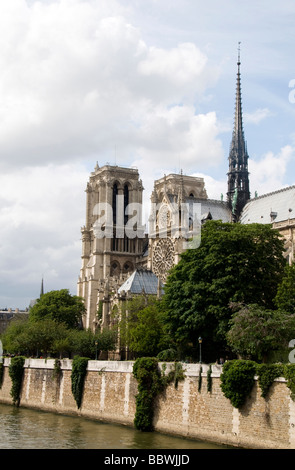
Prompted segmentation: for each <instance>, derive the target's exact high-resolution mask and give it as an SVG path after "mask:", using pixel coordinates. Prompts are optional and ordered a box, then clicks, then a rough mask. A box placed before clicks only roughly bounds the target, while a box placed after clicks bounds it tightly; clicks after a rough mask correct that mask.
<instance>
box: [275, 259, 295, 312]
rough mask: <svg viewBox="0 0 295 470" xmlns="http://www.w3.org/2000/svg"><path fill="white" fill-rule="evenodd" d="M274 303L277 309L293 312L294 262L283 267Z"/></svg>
mask: <svg viewBox="0 0 295 470" xmlns="http://www.w3.org/2000/svg"><path fill="white" fill-rule="evenodd" d="M275 304H276V306H277V308H279V309H282V310H285V311H286V312H289V313H295V263H293V264H292V265H291V266H289V265H286V267H285V271H284V277H283V279H282V282H281V283H280V284H279V287H278V291H277V295H276V297H275Z"/></svg>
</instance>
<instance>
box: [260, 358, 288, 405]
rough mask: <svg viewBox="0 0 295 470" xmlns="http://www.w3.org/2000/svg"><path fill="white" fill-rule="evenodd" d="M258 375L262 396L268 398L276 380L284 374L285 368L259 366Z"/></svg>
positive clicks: (269, 365) (270, 365)
mask: <svg viewBox="0 0 295 470" xmlns="http://www.w3.org/2000/svg"><path fill="white" fill-rule="evenodd" d="M256 373H257V375H258V383H259V385H260V388H261V396H262V397H263V398H267V395H268V392H269V389H270V387H271V386H272V384H273V382H274V380H275V379H276V378H278V377H281V376H282V375H283V374H284V366H282V365H281V364H257V366H256Z"/></svg>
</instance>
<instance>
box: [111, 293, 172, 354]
mask: <svg viewBox="0 0 295 470" xmlns="http://www.w3.org/2000/svg"><path fill="white" fill-rule="evenodd" d="M118 331H119V336H120V346H121V347H128V348H129V351H131V352H133V353H135V354H136V356H153V355H157V354H158V353H159V352H160V351H162V350H163V349H165V348H168V347H169V346H170V345H171V339H170V338H169V337H168V335H167V332H166V330H165V327H164V324H163V321H162V315H161V303H160V301H159V300H158V299H157V297H156V296H153V295H137V296H135V297H133V298H132V299H130V300H128V301H126V302H125V303H124V305H123V306H122V307H121V310H120V320H119V323H118Z"/></svg>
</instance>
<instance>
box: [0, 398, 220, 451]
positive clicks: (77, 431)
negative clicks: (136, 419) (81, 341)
mask: <svg viewBox="0 0 295 470" xmlns="http://www.w3.org/2000/svg"><path fill="white" fill-rule="evenodd" d="M224 448H226V447H225V446H221V445H217V444H212V443H208V442H202V441H197V440H194V439H186V438H181V437H175V436H169V435H166V434H162V433H158V432H141V431H137V430H136V429H133V428H131V427H127V426H122V425H117V424H107V423H102V422H100V421H95V420H90V419H86V418H82V417H79V416H65V415H60V414H55V413H50V412H44V411H37V410H33V409H28V408H22V407H19V408H17V407H14V406H12V405H5V404H0V449H224Z"/></svg>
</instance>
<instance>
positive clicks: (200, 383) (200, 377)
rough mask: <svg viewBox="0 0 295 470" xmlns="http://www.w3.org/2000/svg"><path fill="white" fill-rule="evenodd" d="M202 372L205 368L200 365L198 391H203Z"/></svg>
mask: <svg viewBox="0 0 295 470" xmlns="http://www.w3.org/2000/svg"><path fill="white" fill-rule="evenodd" d="M202 372H203V368H202V366H200V369H199V381H198V391H199V392H201V390H202Z"/></svg>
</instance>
